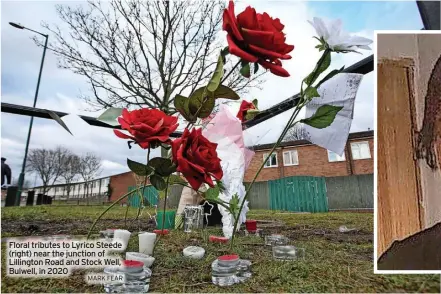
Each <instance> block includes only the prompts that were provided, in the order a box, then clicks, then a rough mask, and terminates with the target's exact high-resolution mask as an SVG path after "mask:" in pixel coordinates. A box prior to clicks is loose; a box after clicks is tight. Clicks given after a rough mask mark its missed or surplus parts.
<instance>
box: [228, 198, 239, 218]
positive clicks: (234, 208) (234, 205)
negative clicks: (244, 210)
mask: <svg viewBox="0 0 441 294" xmlns="http://www.w3.org/2000/svg"><path fill="white" fill-rule="evenodd" d="M230 212H231V213H232V214H233V216H234V218H236V217H237V214H238V212H239V195H238V194H237V193H236V194H234V195H233V197H232V198H231V200H230Z"/></svg>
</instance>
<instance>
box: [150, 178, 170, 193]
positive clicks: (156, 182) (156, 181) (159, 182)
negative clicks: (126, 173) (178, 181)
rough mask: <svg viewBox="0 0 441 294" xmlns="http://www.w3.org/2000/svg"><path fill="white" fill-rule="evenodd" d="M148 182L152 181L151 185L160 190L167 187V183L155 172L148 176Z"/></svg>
mask: <svg viewBox="0 0 441 294" xmlns="http://www.w3.org/2000/svg"><path fill="white" fill-rule="evenodd" d="M150 183H152V186H153V187H155V189H156V190H158V191H162V190H165V188H167V183H166V182H165V180H164V179H163V178H162V177H161V176H159V175H157V174H154V175H152V176H150Z"/></svg>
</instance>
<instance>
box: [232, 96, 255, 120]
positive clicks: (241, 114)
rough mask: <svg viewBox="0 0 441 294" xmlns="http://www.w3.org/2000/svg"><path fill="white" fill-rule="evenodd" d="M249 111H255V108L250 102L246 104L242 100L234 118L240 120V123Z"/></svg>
mask: <svg viewBox="0 0 441 294" xmlns="http://www.w3.org/2000/svg"><path fill="white" fill-rule="evenodd" d="M250 109H257V108H256V106H254V104H253V103H252V102H247V101H245V100H242V103H241V104H240V108H239V111H238V112H237V115H236V117H237V118H238V119H240V120H241V121H244V120H245V116H246V115H247V111H248V110H250Z"/></svg>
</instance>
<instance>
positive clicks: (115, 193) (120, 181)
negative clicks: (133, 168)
mask: <svg viewBox="0 0 441 294" xmlns="http://www.w3.org/2000/svg"><path fill="white" fill-rule="evenodd" d="M135 185H136V181H135V176H134V174H133V173H132V172H126V173H123V174H119V175H114V176H111V177H110V188H111V189H112V194H111V195H110V201H111V202H114V201H115V200H117V199H118V198H119V197H121V196H122V195H124V194H126V193H127V192H128V191H129V190H128V189H129V187H130V186H135ZM126 202H127V198H126V199H124V200H123V201H121V203H126Z"/></svg>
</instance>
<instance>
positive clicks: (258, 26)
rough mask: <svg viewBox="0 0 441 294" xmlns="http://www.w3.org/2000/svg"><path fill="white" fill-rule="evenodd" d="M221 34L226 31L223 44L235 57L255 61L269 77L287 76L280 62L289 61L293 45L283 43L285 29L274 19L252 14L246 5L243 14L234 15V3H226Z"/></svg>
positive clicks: (252, 9) (253, 11) (252, 11)
mask: <svg viewBox="0 0 441 294" xmlns="http://www.w3.org/2000/svg"><path fill="white" fill-rule="evenodd" d="M223 20H224V22H223V25H222V28H223V30H224V31H227V33H228V34H227V41H228V46H229V51H230V53H231V54H234V55H236V56H239V57H240V58H242V59H243V60H246V61H248V62H258V63H259V64H260V65H262V66H263V67H264V68H266V69H269V70H270V71H271V72H272V73H273V74H275V75H278V76H282V77H289V73H288V72H287V71H286V70H285V69H284V68H283V67H282V62H281V61H280V60H281V59H291V56H290V55H287V54H288V53H289V52H291V51H292V50H293V49H294V45H288V44H286V43H285V40H286V38H285V34H284V33H282V30H283V28H284V27H285V26H284V25H283V24H281V23H280V20H279V19H278V18H276V19H273V18H272V17H270V16H269V15H268V13H266V12H265V13H263V14H261V13H256V10H255V9H254V8H251V7H250V6H248V7H247V8H246V9H245V11H243V12H242V13H240V14H239V15H237V17H236V16H235V15H234V3H233V1H230V3H229V4H228V8H227V9H225V10H224V14H223Z"/></svg>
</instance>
